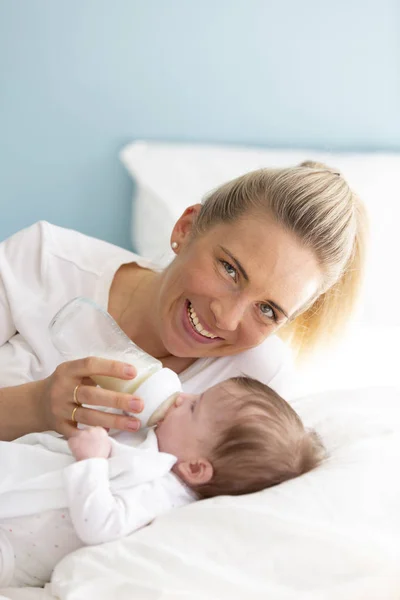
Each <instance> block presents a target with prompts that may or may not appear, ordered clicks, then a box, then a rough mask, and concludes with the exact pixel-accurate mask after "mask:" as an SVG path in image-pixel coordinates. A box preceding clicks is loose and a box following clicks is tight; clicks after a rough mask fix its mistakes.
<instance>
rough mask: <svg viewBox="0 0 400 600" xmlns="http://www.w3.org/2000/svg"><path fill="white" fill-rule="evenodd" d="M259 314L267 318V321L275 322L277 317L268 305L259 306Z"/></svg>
mask: <svg viewBox="0 0 400 600" xmlns="http://www.w3.org/2000/svg"><path fill="white" fill-rule="evenodd" d="M259 306H260V312H261V314H262V316H263V317H267V319H273V320H274V321H277V316H276V313H275V311H274V310H273V309H272V308H271V307H270V305H269V304H260V305H259Z"/></svg>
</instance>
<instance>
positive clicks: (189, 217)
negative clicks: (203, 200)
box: [171, 204, 201, 251]
mask: <svg viewBox="0 0 400 600" xmlns="http://www.w3.org/2000/svg"><path fill="white" fill-rule="evenodd" d="M200 210H201V204H193V206H189V207H188V208H186V209H185V211H184V212H183V213H182V215H181V216H180V217H179V219H178V220H177V222H176V223H175V226H174V228H173V230H172V234H171V247H172V248H173V249H174V250H175V251H177V250H178V249H179V248H180V247H182V246H183V245H184V243H185V242H186V241H187V240H188V238H189V236H190V234H191V232H192V230H193V223H194V222H195V220H196V218H197V215H198V214H199V212H200Z"/></svg>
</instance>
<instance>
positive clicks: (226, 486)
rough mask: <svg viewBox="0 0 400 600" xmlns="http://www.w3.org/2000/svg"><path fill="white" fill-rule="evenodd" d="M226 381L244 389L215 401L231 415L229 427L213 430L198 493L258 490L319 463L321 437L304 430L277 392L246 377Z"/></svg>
mask: <svg viewBox="0 0 400 600" xmlns="http://www.w3.org/2000/svg"><path fill="white" fill-rule="evenodd" d="M226 383H227V384H228V385H229V383H232V384H234V385H236V386H239V388H241V390H242V391H243V392H244V393H243V394H241V395H239V396H237V395H234V394H229V393H227V394H226V395H225V396H224V398H222V399H221V400H220V401H219V402H222V403H224V404H225V403H226V404H227V414H230V410H229V409H231V414H232V415H233V416H232V421H231V423H230V425H229V426H228V427H225V428H224V429H223V430H222V431H217V432H216V438H217V440H218V441H217V443H216V445H215V446H214V448H213V449H212V450H211V455H210V456H209V459H210V462H211V464H212V465H213V470H214V473H213V477H212V479H211V480H210V481H209V482H208V483H206V484H203V485H201V486H199V487H197V488H196V492H197V494H198V495H199V497H200V498H211V497H213V496H221V495H239V494H249V493H252V492H258V491H260V490H263V489H265V488H267V487H271V486H273V485H276V484H278V483H282V482H283V481H286V480H288V479H292V478H294V477H297V476H298V475H302V474H304V473H307V472H308V471H311V469H314V468H315V467H317V466H318V465H319V464H320V462H321V461H322V459H323V458H324V455H325V451H324V448H323V445H322V442H321V440H320V438H319V437H318V435H317V434H316V433H315V432H314V431H310V430H307V429H305V427H304V425H303V423H302V421H301V419H300V417H299V416H298V415H297V413H296V412H295V411H294V410H293V409H292V407H291V406H290V405H289V404H288V403H287V402H286V401H285V400H283V398H281V397H280V396H279V394H277V393H276V392H274V391H273V390H272V389H271V388H270V387H268V386H266V385H264V384H263V383H261V382H259V381H256V380H255V379H251V378H249V377H234V378H231V379H229V380H228V381H227V382H226ZM228 411H229V412H228Z"/></svg>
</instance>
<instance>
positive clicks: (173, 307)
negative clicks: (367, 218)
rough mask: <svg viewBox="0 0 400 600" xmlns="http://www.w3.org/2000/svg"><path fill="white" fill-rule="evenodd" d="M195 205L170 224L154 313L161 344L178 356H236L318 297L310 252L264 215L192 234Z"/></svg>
mask: <svg viewBox="0 0 400 600" xmlns="http://www.w3.org/2000/svg"><path fill="white" fill-rule="evenodd" d="M198 210H199V205H196V206H194V207H191V208H189V209H187V210H186V211H185V212H184V214H183V215H182V217H181V218H180V219H179V221H178V222H177V224H176V225H175V228H174V231H173V234H172V240H173V241H175V242H177V243H178V247H177V249H176V250H175V252H176V257H175V260H174V261H173V262H172V264H171V265H170V266H169V267H168V268H167V269H166V271H165V272H164V273H163V275H162V284H161V288H160V291H159V296H158V298H157V302H156V304H157V306H156V311H155V314H156V315H157V317H156V318H157V319H158V323H157V329H158V331H159V334H160V337H161V341H162V344H163V346H164V347H165V349H166V350H167V352H168V353H170V354H172V355H174V356H179V357H197V358H200V357H207V356H226V355H230V354H237V353H238V352H241V351H243V350H246V349H248V348H252V347H254V346H257V345H258V344H260V343H261V342H262V341H263V340H264V339H265V338H266V337H268V336H269V335H271V334H272V333H274V332H275V331H276V330H277V329H278V328H279V327H281V326H282V325H284V324H285V323H286V322H287V320H288V319H290V318H291V317H292V316H293V315H294V314H295V313H297V312H298V311H299V310H300V309H301V308H302V306H304V305H305V304H306V303H307V302H308V301H309V300H310V299H311V298H312V297H313V296H314V295H315V294H316V293H317V290H318V288H319V286H320V284H321V280H322V272H321V270H320V268H319V266H318V263H317V260H316V257H315V256H314V254H313V253H312V252H311V251H310V250H308V249H306V248H304V247H303V246H302V245H301V244H300V243H299V242H298V240H297V239H296V238H295V237H294V236H293V234H291V233H288V232H287V231H285V230H284V229H283V228H282V227H281V226H279V225H277V224H276V223H275V222H274V221H273V220H272V219H269V218H268V217H262V218H257V217H253V216H248V217H245V218H242V219H240V220H238V221H236V222H234V223H230V224H218V225H216V226H215V227H213V228H211V229H210V230H209V231H207V232H205V233H204V234H201V235H198V236H195V237H193V236H191V235H190V234H191V229H192V224H193V220H194V217H195V215H196V214H197V212H198Z"/></svg>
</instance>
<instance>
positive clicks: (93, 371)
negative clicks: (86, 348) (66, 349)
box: [63, 356, 137, 379]
mask: <svg viewBox="0 0 400 600" xmlns="http://www.w3.org/2000/svg"><path fill="white" fill-rule="evenodd" d="M63 367H64V369H66V370H67V371H68V375H71V376H73V377H76V378H78V379H82V378H83V377H92V376H93V375H102V376H105V377H116V378H117V379H133V378H134V377H136V373H137V371H136V369H135V367H133V366H132V365H129V364H127V363H123V362H119V361H118V360H109V359H107V358H99V357H98V356H88V357H86V358H80V359H78V360H71V361H68V362H66V363H63Z"/></svg>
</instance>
